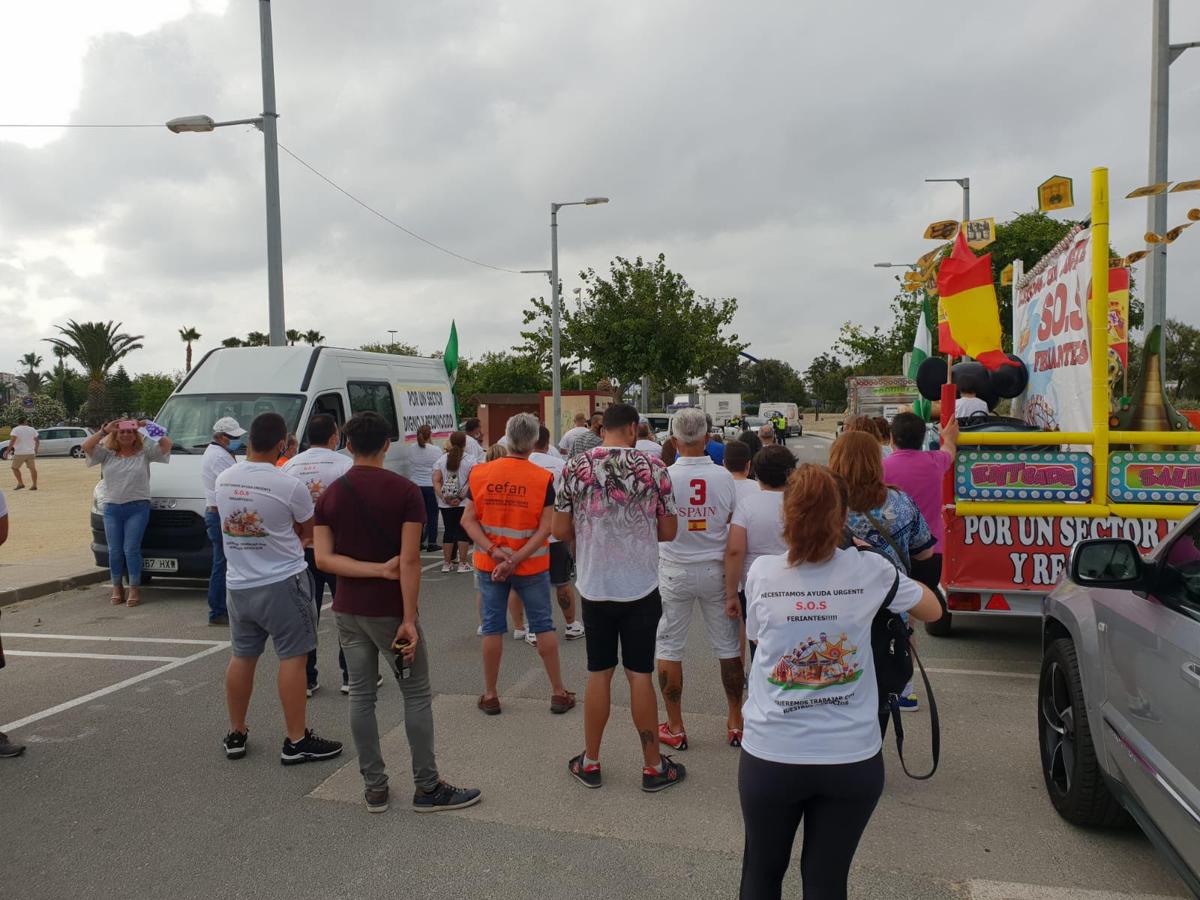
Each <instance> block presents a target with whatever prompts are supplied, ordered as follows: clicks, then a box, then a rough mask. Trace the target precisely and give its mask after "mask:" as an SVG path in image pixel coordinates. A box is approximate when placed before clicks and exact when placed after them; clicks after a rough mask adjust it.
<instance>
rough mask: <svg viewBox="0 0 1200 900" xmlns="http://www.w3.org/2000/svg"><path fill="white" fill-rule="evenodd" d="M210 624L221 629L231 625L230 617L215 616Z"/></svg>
mask: <svg viewBox="0 0 1200 900" xmlns="http://www.w3.org/2000/svg"><path fill="white" fill-rule="evenodd" d="M208 624H209V625H214V626H217V627H220V626H221V625H228V624H229V616H227V615H225V614H224V613H222V614H220V615H216V616H213V617H212V618H211V619H209V620H208Z"/></svg>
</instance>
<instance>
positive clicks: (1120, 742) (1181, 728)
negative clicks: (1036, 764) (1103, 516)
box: [1038, 509, 1200, 896]
mask: <svg viewBox="0 0 1200 900" xmlns="http://www.w3.org/2000/svg"><path fill="white" fill-rule="evenodd" d="M1068 572H1069V574H1068V577H1067V579H1065V580H1064V581H1063V583H1062V584H1061V585H1059V586H1058V587H1057V588H1056V589H1055V590H1054V591H1053V592H1052V593H1051V594H1049V595H1047V597H1046V599H1045V601H1044V604H1043V610H1044V615H1043V641H1042V645H1043V651H1042V668H1041V678H1040V681H1039V688H1038V737H1039V746H1040V749H1041V762H1042V773H1043V775H1044V777H1045V782H1046V790H1047V791H1048V793H1049V795H1050V802H1051V803H1053V804H1054V808H1055V809H1056V810H1058V812H1059V814H1060V815H1062V817H1063V818H1065V819H1066V820H1067V821H1069V822H1072V823H1074V824H1076V825H1084V826H1098V825H1115V824H1119V823H1121V822H1122V821H1125V820H1127V819H1129V818H1132V819H1133V820H1134V821H1135V822H1136V823H1137V824H1138V825H1139V826H1140V827H1141V829H1142V831H1144V832H1145V833H1146V835H1147V837H1149V838H1150V841H1151V842H1152V843H1153V844H1154V845H1155V846H1156V847H1157V848H1158V849H1159V850H1160V851H1161V852H1162V854H1163V855H1164V856H1165V857H1166V858H1167V859H1168V860H1169V861H1170V862H1171V864H1172V865H1173V866H1174V868H1175V869H1176V871H1177V872H1178V873H1179V876H1180V877H1181V878H1182V879H1183V880H1184V881H1185V882H1186V883H1187V885H1188V887H1189V888H1190V889H1191V890H1192V891H1193V892H1195V893H1196V894H1197V896H1200V752H1198V751H1197V744H1196V740H1197V735H1200V509H1197V510H1195V511H1193V512H1192V513H1191V514H1190V515H1189V516H1188V517H1187V518H1186V519H1184V520H1183V521H1182V522H1181V523H1180V524H1179V525H1178V526H1177V527H1176V528H1175V529H1174V530H1173V531H1172V532H1171V533H1170V534H1169V535H1167V537H1166V538H1164V539H1163V540H1162V542H1161V543H1159V545H1158V546H1157V547H1155V548H1154V549H1153V550H1152V551H1151V552H1150V554H1149V555H1148V556H1146V557H1143V556H1142V555H1141V552H1140V551H1139V549H1138V547H1137V545H1135V544H1134V543H1132V542H1131V541H1127V540H1117V539H1109V538H1105V539H1099V540H1086V541H1081V542H1080V543H1079V544H1077V545H1076V546H1075V548H1074V550H1073V551H1072V553H1071V557H1070V562H1069V569H1068Z"/></svg>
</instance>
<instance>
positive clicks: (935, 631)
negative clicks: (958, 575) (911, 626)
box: [925, 590, 951, 637]
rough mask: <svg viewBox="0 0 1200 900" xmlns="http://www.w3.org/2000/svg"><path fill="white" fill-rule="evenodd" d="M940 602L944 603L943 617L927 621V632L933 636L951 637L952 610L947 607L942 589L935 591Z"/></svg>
mask: <svg viewBox="0 0 1200 900" xmlns="http://www.w3.org/2000/svg"><path fill="white" fill-rule="evenodd" d="M933 593H934V594H935V595H936V596H937V598H938V603H940V604H941V605H942V617H941V618H940V619H937V620H936V621H933V622H926V623H925V633H926V634H928V635H930V636H932V637H950V625H951V616H950V610H948V609H947V608H946V598H945V597H944V596H943V595H942V592H941V591H940V590H937V591H934V592H933Z"/></svg>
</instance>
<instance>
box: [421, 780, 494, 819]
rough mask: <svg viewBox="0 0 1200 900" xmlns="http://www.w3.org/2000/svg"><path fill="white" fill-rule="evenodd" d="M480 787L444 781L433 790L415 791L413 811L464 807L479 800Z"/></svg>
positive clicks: (436, 810) (438, 810)
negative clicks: (461, 786) (464, 786)
mask: <svg viewBox="0 0 1200 900" xmlns="http://www.w3.org/2000/svg"><path fill="white" fill-rule="evenodd" d="M480 796H482V795H481V793H480V791H479V788H459V787H455V786H454V785H452V784H447V783H446V782H444V781H439V782H438V786H437V787H436V788H434V789H433V790H432V791H422V790H416V791H413V811H414V812H419V813H426V812H442V811H443V810H447V809H463V808H464V807H467V806H474V805H475V804H476V803H478V802H479V798H480Z"/></svg>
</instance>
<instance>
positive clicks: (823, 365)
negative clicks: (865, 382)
mask: <svg viewBox="0 0 1200 900" xmlns="http://www.w3.org/2000/svg"><path fill="white" fill-rule="evenodd" d="M853 374H854V370H853V369H851V368H850V367H849V366H847V365H845V364H844V363H843V362H842V361H841V360H840V359H838V358H837V357H836V356H835V355H833V354H832V353H821V354H819V355H818V356H817V357H816V358H815V359H813V361H812V362H811V363H809V365H808V368H807V369H805V370H804V375H805V377H806V378H807V379H808V388H809V390H810V391H812V395H813V399H815V400H818V401H820V403H821V408H822V409H823V410H825V411H826V412H841V411H842V410H844V409H845V408H846V379H847V378H849V377H850V376H851V375H853ZM772 399H774V398H772Z"/></svg>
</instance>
